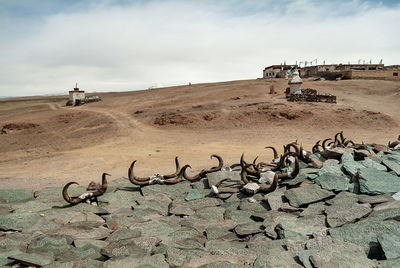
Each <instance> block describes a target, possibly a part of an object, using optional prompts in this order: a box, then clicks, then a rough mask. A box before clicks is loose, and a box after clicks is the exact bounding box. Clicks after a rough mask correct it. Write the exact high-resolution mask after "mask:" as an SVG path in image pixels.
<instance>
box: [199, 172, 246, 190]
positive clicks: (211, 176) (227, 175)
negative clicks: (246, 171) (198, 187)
mask: <svg viewBox="0 0 400 268" xmlns="http://www.w3.org/2000/svg"><path fill="white" fill-rule="evenodd" d="M224 179H230V180H233V181H238V182H239V181H241V178H240V171H223V170H221V171H217V172H213V173H208V174H207V183H208V188H211V186H212V185H216V184H217V183H218V182H220V181H221V180H224Z"/></svg>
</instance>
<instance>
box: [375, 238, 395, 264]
mask: <svg viewBox="0 0 400 268" xmlns="http://www.w3.org/2000/svg"><path fill="white" fill-rule="evenodd" d="M378 242H379V244H380V245H381V248H382V250H383V252H384V253H385V257H386V259H388V260H389V259H396V258H399V257H400V237H395V236H392V235H389V234H381V235H378Z"/></svg>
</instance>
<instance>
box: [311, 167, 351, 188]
mask: <svg viewBox="0 0 400 268" xmlns="http://www.w3.org/2000/svg"><path fill="white" fill-rule="evenodd" d="M314 181H315V183H317V184H318V185H320V186H321V188H322V189H325V190H330V191H332V190H334V191H346V190H348V189H349V187H350V181H349V179H348V178H346V177H343V176H338V175H335V174H333V173H329V172H327V173H324V174H322V175H321V176H319V177H317V178H316V179H315V180H314Z"/></svg>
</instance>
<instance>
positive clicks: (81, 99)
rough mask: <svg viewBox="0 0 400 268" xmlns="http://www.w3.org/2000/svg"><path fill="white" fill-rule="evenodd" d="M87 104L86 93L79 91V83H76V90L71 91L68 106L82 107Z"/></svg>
mask: <svg viewBox="0 0 400 268" xmlns="http://www.w3.org/2000/svg"><path fill="white" fill-rule="evenodd" d="M83 103H85V91H83V90H79V88H78V83H76V85H75V88H74V90H70V91H69V100H68V102H67V105H72V106H75V105H80V104H83Z"/></svg>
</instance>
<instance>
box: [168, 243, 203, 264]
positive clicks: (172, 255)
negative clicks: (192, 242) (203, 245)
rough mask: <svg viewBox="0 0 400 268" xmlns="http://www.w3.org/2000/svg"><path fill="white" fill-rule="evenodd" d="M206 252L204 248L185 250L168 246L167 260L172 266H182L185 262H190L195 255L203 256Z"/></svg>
mask: <svg viewBox="0 0 400 268" xmlns="http://www.w3.org/2000/svg"><path fill="white" fill-rule="evenodd" d="M205 254H206V253H205V252H204V251H203V250H198V249H195V250H183V249H177V248H173V247H168V248H167V253H166V256H167V258H166V261H167V263H168V264H169V265H170V267H171V266H172V267H182V266H183V264H185V263H186V262H188V261H189V260H190V259H193V258H195V257H202V256H204V255H205Z"/></svg>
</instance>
